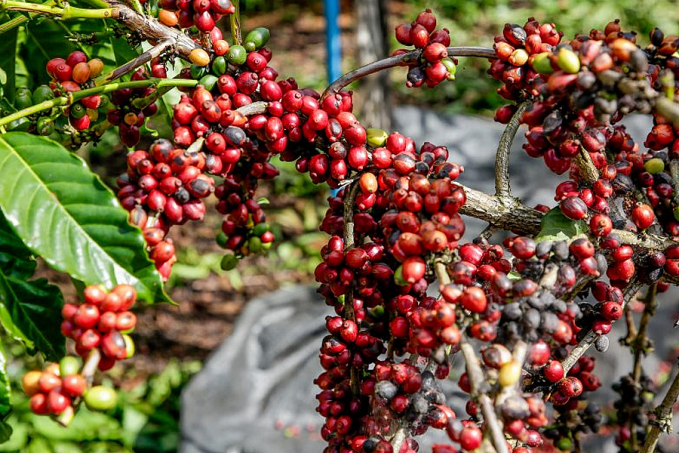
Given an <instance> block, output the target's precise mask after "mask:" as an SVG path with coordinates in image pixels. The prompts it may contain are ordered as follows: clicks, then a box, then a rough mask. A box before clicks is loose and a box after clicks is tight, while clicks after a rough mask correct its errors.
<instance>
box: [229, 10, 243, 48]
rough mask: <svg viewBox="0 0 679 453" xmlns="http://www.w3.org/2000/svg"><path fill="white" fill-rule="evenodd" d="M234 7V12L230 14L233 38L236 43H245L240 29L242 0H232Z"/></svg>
mask: <svg viewBox="0 0 679 453" xmlns="http://www.w3.org/2000/svg"><path fill="white" fill-rule="evenodd" d="M231 4H232V5H233V7H234V12H233V14H231V16H229V23H230V25H231V38H232V39H233V43H234V44H239V45H240V44H243V38H242V36H241V30H240V0H231Z"/></svg>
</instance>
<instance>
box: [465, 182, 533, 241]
mask: <svg viewBox="0 0 679 453" xmlns="http://www.w3.org/2000/svg"><path fill="white" fill-rule="evenodd" d="M461 187H462V188H463V189H464V191H465V194H466V195H467V202H466V203H465V204H464V205H462V207H461V208H460V214H463V215H467V216H469V217H474V218H476V219H481V220H484V221H486V222H488V223H490V224H491V225H494V226H495V227H497V228H499V229H502V230H507V231H511V232H514V233H517V234H528V235H536V234H538V233H539V232H540V221H541V220H542V216H543V215H544V214H542V213H541V212H540V211H536V210H535V209H533V208H530V207H528V206H526V205H524V204H523V203H521V202H520V201H519V200H517V199H515V198H510V199H509V200H506V201H505V202H502V201H501V200H500V198H498V197H495V196H493V195H488V194H486V193H484V192H481V191H479V190H476V189H472V188H469V187H465V186H461Z"/></svg>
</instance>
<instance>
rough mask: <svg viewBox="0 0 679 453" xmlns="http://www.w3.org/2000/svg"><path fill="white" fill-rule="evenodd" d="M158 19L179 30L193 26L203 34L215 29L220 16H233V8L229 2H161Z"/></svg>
mask: <svg viewBox="0 0 679 453" xmlns="http://www.w3.org/2000/svg"><path fill="white" fill-rule="evenodd" d="M158 6H159V7H160V8H161V10H160V12H159V15H158V18H159V19H160V21H161V22H163V23H164V24H165V25H168V26H170V27H172V26H175V25H179V27H180V28H190V27H193V26H195V27H196V28H197V29H198V30H199V31H201V32H203V33H209V32H210V31H212V30H213V29H215V24H216V23H217V21H218V20H219V19H221V18H222V16H225V15H229V14H233V13H234V12H235V10H236V9H235V7H234V6H233V4H232V3H231V1H230V0H161V1H160V2H158Z"/></svg>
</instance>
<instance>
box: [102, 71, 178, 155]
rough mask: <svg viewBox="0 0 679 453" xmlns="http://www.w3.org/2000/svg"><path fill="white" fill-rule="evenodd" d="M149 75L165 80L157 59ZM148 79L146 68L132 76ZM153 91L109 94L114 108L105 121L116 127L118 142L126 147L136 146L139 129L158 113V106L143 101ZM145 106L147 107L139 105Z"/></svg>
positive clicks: (129, 91) (128, 91)
mask: <svg viewBox="0 0 679 453" xmlns="http://www.w3.org/2000/svg"><path fill="white" fill-rule="evenodd" d="M151 75H152V76H153V77H159V78H166V77H167V72H166V70H165V65H164V64H163V63H161V62H160V61H159V60H158V59H154V60H152V61H151ZM147 78H148V73H147V71H146V68H144V67H141V68H139V69H138V70H136V71H135V72H134V74H132V80H145V79H147ZM154 91H155V89H154V88H151V87H147V88H134V89H133V88H123V89H120V90H116V91H114V92H113V93H112V94H111V104H113V105H114V106H115V108H113V109H110V110H109V111H108V113H107V114H106V119H107V120H108V122H109V123H111V124H113V125H114V126H118V135H119V136H120V141H121V142H122V143H123V144H124V145H125V146H127V147H130V148H131V147H133V146H136V145H137V143H139V140H140V139H141V130H140V129H141V128H142V127H143V126H144V125H145V124H146V120H148V119H149V118H150V117H151V116H153V115H155V114H156V112H157V111H158V105H157V104H156V103H155V102H153V103H150V104H148V102H145V99H146V98H148V97H149V96H151V95H152V94H153V93H154ZM140 103H142V104H147V105H144V106H142V105H140Z"/></svg>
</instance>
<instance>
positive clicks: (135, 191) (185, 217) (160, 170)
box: [117, 139, 214, 280]
mask: <svg viewBox="0 0 679 453" xmlns="http://www.w3.org/2000/svg"><path fill="white" fill-rule="evenodd" d="M208 161H209V159H208V158H207V157H206V155H205V153H203V152H195V151H191V150H186V149H182V148H175V147H174V146H173V145H172V143H171V142H170V141H169V140H165V139H159V140H156V141H155V142H153V144H151V146H150V148H149V150H148V152H147V151H143V150H137V151H134V152H132V153H130V154H128V156H127V173H124V174H123V175H121V176H119V177H118V180H117V183H118V187H119V188H120V190H119V191H118V199H119V200H120V202H121V204H122V205H123V207H124V208H125V209H127V210H128V211H130V223H132V224H133V225H137V226H138V227H139V228H141V229H142V231H143V232H144V237H145V239H146V242H147V245H148V247H149V254H150V257H151V259H153V261H154V262H155V264H156V268H157V269H158V271H159V272H160V274H161V275H162V277H163V279H165V280H167V278H168V277H169V275H170V272H171V270H172V265H173V264H174V263H175V262H176V260H177V259H176V257H175V249H174V245H173V243H172V241H171V240H170V239H166V238H165V236H166V235H167V233H168V232H169V229H170V227H171V226H172V225H181V224H184V223H186V222H187V221H189V220H202V219H203V217H204V216H205V204H204V203H203V198H205V197H207V196H208V195H210V194H211V193H212V192H213V191H214V180H213V179H212V178H211V177H209V176H207V175H206V174H205V172H206V171H208V169H209V165H208V164H209V162H208Z"/></svg>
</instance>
